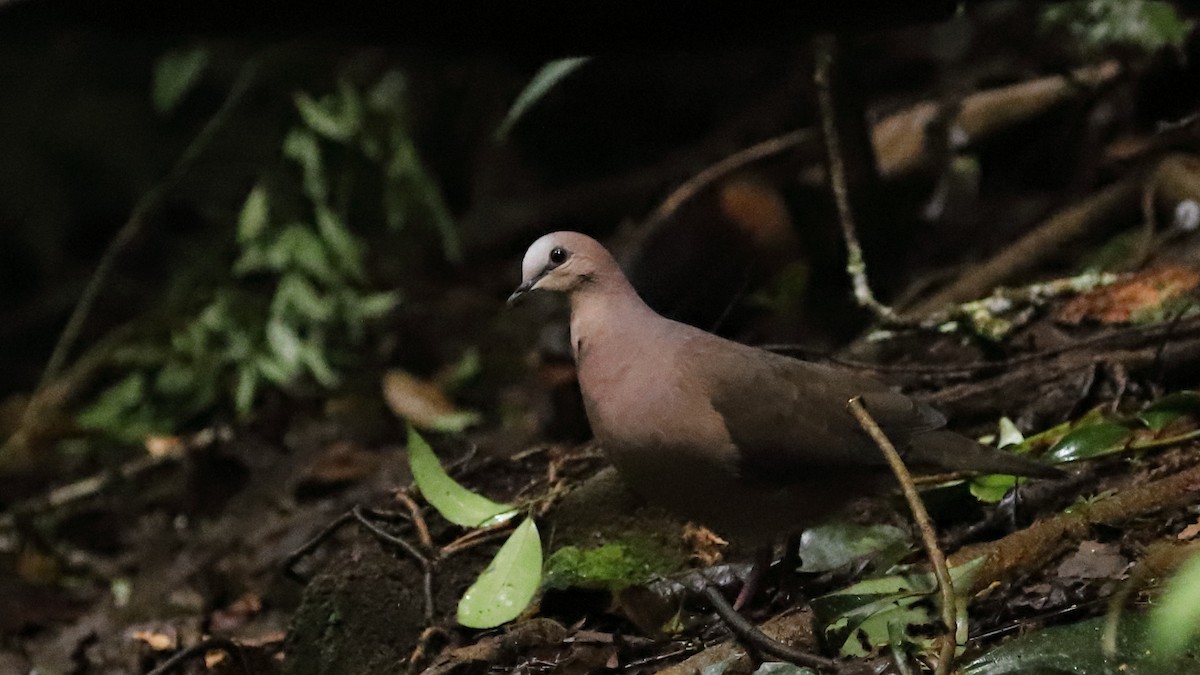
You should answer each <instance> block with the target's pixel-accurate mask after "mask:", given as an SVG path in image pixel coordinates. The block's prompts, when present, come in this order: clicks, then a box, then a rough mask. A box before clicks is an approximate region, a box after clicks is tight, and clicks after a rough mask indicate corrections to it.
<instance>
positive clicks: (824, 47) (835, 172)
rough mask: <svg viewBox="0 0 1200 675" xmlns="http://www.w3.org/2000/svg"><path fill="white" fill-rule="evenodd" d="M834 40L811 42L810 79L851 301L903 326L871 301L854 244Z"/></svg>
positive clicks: (888, 309)
mask: <svg viewBox="0 0 1200 675" xmlns="http://www.w3.org/2000/svg"><path fill="white" fill-rule="evenodd" d="M835 40H836V39H835V38H834V37H833V36H831V35H826V36H821V37H818V38H816V39H815V40H814V46H815V52H816V53H815V55H814V56H815V59H816V70H815V72H814V74H813V80H814V82H815V83H816V86H817V105H818V107H819V108H820V112H821V135H822V137H823V138H824V140H825V154H826V162H827V165H828V169H829V186H830V188H831V189H832V190H833V199H834V202H835V204H836V205H837V212H838V220H839V221H840V223H841V225H842V237H843V238H844V239H845V240H846V258H847V260H846V272H847V273H848V274H849V275H850V279H851V281H852V282H853V284H854V299H855V300H856V301H857V302H858V304H859V305H860V306H862V307H865V308H867V309H868V310H870V311H871V312H872V313H873V314H875V317H876V318H877V319H878V320H879V321H882V322H883V323H885V324H888V325H906V322H905V321H903V320H902V319H901V318H900V316H899V315H898V314H896V312H895V311H894V310H892V308H891V307H888V306H887V305H885V304H883V303H881V302H879V300H877V299H875V293H874V292H873V291H872V290H871V284H870V282H869V281H868V279H867V263H866V261H865V259H864V258H863V250H862V245H861V244H860V243H859V241H858V231H857V228H856V226H855V224H854V213H853V209H852V208H851V206H850V192H849V189H848V187H847V179H846V162H845V160H844V158H843V156H842V138H841V131H840V130H839V129H838V122H837V110H836V105H835V104H836V101H835V100H834V95H833V70H834V51H835V46H836V41H835Z"/></svg>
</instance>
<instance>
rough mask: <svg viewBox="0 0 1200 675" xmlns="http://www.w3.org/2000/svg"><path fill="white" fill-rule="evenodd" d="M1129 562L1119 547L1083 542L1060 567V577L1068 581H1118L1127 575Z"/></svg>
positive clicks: (1095, 542) (1096, 542)
mask: <svg viewBox="0 0 1200 675" xmlns="http://www.w3.org/2000/svg"><path fill="white" fill-rule="evenodd" d="M1128 567H1129V560H1128V559H1127V558H1126V557H1125V556H1123V555H1121V554H1120V552H1119V551H1118V549H1117V547H1116V546H1114V545H1112V544H1104V543H1101V542H1098V541H1083V542H1080V543H1079V548H1078V549H1077V550H1076V551H1075V552H1074V553H1072V554H1071V555H1069V556H1067V557H1066V559H1064V560H1063V561H1062V563H1060V564H1059V566H1058V576H1060V577H1064V578H1068V579H1116V578H1119V577H1120V576H1121V575H1122V574H1124V573H1125V570H1126V569H1128Z"/></svg>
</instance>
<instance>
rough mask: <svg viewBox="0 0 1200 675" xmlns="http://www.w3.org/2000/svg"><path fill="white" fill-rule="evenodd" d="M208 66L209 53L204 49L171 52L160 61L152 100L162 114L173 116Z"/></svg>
mask: <svg viewBox="0 0 1200 675" xmlns="http://www.w3.org/2000/svg"><path fill="white" fill-rule="evenodd" d="M207 66H208V50H207V49H204V48H202V47H197V48H195V49H186V50H178V51H171V52H167V53H166V54H164V55H163V56H162V57H161V58H159V60H158V65H157V66H156V67H155V68H154V83H153V85H152V87H151V92H150V99H151V101H153V103H154V110H155V111H157V112H158V113H159V114H164V113H168V112H171V111H172V110H174V109H175V106H177V105H179V102H180V101H182V100H183V97H184V96H186V95H187V93H188V92H190V91H191V90H192V89H193V88H195V86H196V83H197V82H199V81H200V76H201V75H203V74H204V69H205V68H206V67H207Z"/></svg>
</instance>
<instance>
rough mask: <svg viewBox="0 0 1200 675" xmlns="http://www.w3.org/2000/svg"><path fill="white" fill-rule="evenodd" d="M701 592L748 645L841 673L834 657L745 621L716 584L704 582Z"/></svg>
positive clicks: (799, 663)
mask: <svg viewBox="0 0 1200 675" xmlns="http://www.w3.org/2000/svg"><path fill="white" fill-rule="evenodd" d="M701 592H702V593H703V594H704V597H705V599H706V600H708V602H709V604H710V605H712V607H713V609H714V610H716V612H717V615H718V616H720V617H721V620H722V621H724V622H725V624H726V625H728V626H729V629H730V630H731V631H733V633H734V634H735V635H737V637H738V638H739V639H740V640H741V641H742V642H744V643H746V644H747V645H749V646H750V647H753V648H755V649H758V650H759V651H761V652H762V653H764V654H769V655H770V656H774V657H776V658H780V659H784V660H785V661H789V662H791V663H794V664H796V665H801V666H808V667H809V668H820V669H821V670H828V671H832V672H835V673H839V672H842V664H840V663H838V662H837V661H835V660H834V659H829V658H825V657H824V656H817V655H816V654H810V653H808V652H805V651H801V650H799V649H796V648H794V647H790V646H788V645H785V644H783V643H782V642H780V641H779V640H775V639H773V638H771V637H770V636H768V635H767V634H766V633H763V632H762V631H761V630H759V629H758V628H757V627H756V626H755V625H754V624H752V623H750V622H749V621H747V620H746V618H745V617H743V616H742V615H741V614H738V613H737V611H736V610H734V609H733V605H730V604H729V601H728V600H726V599H725V596H723V595H721V591H720V590H718V589H717V587H716V586H714V585H712V584H708V583H705V584H704V585H703V587H702V588H701Z"/></svg>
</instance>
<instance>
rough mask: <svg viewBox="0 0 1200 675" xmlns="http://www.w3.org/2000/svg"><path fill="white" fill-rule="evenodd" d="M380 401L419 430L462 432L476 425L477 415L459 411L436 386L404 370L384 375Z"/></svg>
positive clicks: (392, 371)
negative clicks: (383, 401)
mask: <svg viewBox="0 0 1200 675" xmlns="http://www.w3.org/2000/svg"><path fill="white" fill-rule="evenodd" d="M383 398H384V400H386V401H387V404H388V407H389V408H391V409H392V412H394V413H396V414H397V415H398V416H400V417H403V418H404V419H406V420H408V421H409V422H411V423H412V424H413V426H416V427H419V428H421V429H430V430H433V431H462V430H463V429H465V428H467V427H469V426H471V425H473V424H476V423H477V422H479V414H478V413H476V412H472V411H466V410H460V409H459V408H457V407H456V406H455V405H454V404H453V403H451V402H450V399H448V398H446V394H445V393H443V392H442V390H441V389H439V388H438V387H437V386H436V385H434V384H432V383H430V382H427V381H425V380H422V379H420V378H418V377H416V376H415V375H412V374H411V373H407V372H405V371H403V370H391V371H388V373H387V374H386V375H384V376H383Z"/></svg>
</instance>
